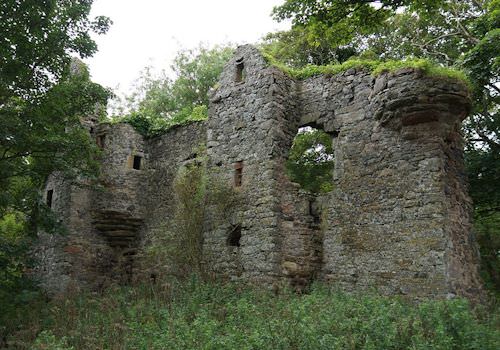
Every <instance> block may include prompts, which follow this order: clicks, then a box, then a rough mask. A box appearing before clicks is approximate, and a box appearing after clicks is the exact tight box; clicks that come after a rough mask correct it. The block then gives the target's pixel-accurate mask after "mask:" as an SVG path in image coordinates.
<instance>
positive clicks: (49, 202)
mask: <svg viewBox="0 0 500 350" xmlns="http://www.w3.org/2000/svg"><path fill="white" fill-rule="evenodd" d="M53 196H54V190H48V191H47V201H46V203H47V206H48V207H49V208H52V197H53Z"/></svg>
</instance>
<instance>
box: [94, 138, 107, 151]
mask: <svg viewBox="0 0 500 350" xmlns="http://www.w3.org/2000/svg"><path fill="white" fill-rule="evenodd" d="M105 139H106V137H105V135H99V136H97V137H96V143H97V146H98V147H99V148H104V140H105Z"/></svg>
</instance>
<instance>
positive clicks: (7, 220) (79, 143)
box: [0, 0, 110, 333]
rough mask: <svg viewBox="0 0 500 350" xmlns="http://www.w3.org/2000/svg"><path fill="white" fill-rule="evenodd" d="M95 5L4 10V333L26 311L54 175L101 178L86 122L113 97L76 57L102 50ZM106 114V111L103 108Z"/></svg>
mask: <svg viewBox="0 0 500 350" xmlns="http://www.w3.org/2000/svg"><path fill="white" fill-rule="evenodd" d="M92 2H93V1H92V0H3V1H2V2H0V189H1V192H0V309H1V310H2V313H1V315H0V333H3V332H4V329H3V328H2V324H3V322H4V321H5V320H7V319H9V318H10V316H12V315H13V314H14V313H15V312H16V307H18V306H19V305H20V304H21V301H20V299H19V298H20V297H21V296H22V293H20V291H21V289H22V288H23V287H25V286H27V284H26V281H25V280H24V279H23V278H22V277H23V269H24V268H25V265H26V261H27V260H26V259H25V258H26V254H27V250H26V249H27V247H28V246H29V245H28V243H29V241H30V239H31V238H32V237H33V236H34V234H35V233H36V232H37V230H38V229H39V228H40V227H41V225H42V226H43V228H44V229H46V230H49V229H51V228H54V225H52V224H54V221H52V220H51V216H50V213H49V211H48V209H47V208H46V207H44V205H42V204H41V203H40V200H39V196H40V190H41V188H42V186H43V184H44V182H45V180H46V177H47V176H48V174H50V173H51V172H53V171H62V172H64V173H66V175H68V176H70V175H76V174H83V175H90V174H95V173H96V169H97V168H96V162H95V158H96V154H97V147H96V146H95V145H94V143H93V142H92V140H91V139H90V136H89V134H88V132H87V131H86V130H85V129H84V128H83V127H82V126H81V124H80V119H81V118H82V117H87V116H89V115H95V116H96V117H97V116H98V115H99V113H100V110H99V108H98V106H104V105H105V103H106V100H107V98H108V95H109V92H108V91H107V90H105V89H104V88H102V87H101V86H99V85H98V84H95V83H92V82H91V81H90V78H89V74H88V72H87V70H86V68H85V67H83V65H82V64H81V63H78V62H76V61H73V63H71V62H72V61H71V60H72V56H74V55H79V56H80V57H82V58H84V57H88V56H91V55H92V54H93V53H95V52H96V50H97V47H96V44H95V42H94V41H93V40H92V39H91V37H90V35H91V33H97V34H102V33H105V32H106V31H107V29H108V27H109V25H110V20H109V19H108V18H106V17H97V18H95V19H89V12H90V8H91V6H92ZM101 109H102V108H101Z"/></svg>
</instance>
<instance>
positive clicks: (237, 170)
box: [234, 161, 243, 187]
mask: <svg viewBox="0 0 500 350" xmlns="http://www.w3.org/2000/svg"><path fill="white" fill-rule="evenodd" d="M242 181H243V162H242V161H239V162H236V164H235V165H234V186H236V187H240V186H241V184H242Z"/></svg>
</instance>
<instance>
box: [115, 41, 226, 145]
mask: <svg viewBox="0 0 500 350" xmlns="http://www.w3.org/2000/svg"><path fill="white" fill-rule="evenodd" d="M232 53H233V48H232V46H231V45H228V46H215V47H213V48H206V47H204V46H202V45H200V46H199V47H197V48H195V49H188V50H181V51H179V52H178V53H177V56H176V57H175V59H174V62H173V64H172V65H171V67H170V68H171V72H172V73H173V78H171V77H170V76H171V74H169V72H166V71H162V72H161V74H160V75H159V76H155V75H154V74H153V73H152V72H151V69H150V68H149V67H147V68H146V69H145V70H144V71H143V73H142V75H141V77H140V78H139V79H138V82H137V84H136V89H135V91H134V92H133V93H132V94H131V95H130V96H128V97H127V99H126V103H125V104H124V105H123V104H122V106H121V108H120V109H118V111H117V112H118V113H119V114H122V115H121V116H118V117H115V120H117V121H124V122H127V123H130V124H131V125H132V126H134V127H135V128H136V129H137V130H138V131H139V132H141V133H142V134H144V135H146V136H153V135H157V134H161V133H163V132H164V131H165V130H166V129H168V128H170V127H171V126H173V125H178V124H183V123H187V122H190V121H196V120H204V119H206V118H207V109H208V93H209V90H210V89H211V88H213V87H214V86H215V84H216V83H217V80H218V79H219V75H220V73H221V72H222V68H223V67H224V64H225V63H226V62H227V61H228V60H229V58H230V57H231V55H232Z"/></svg>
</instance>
